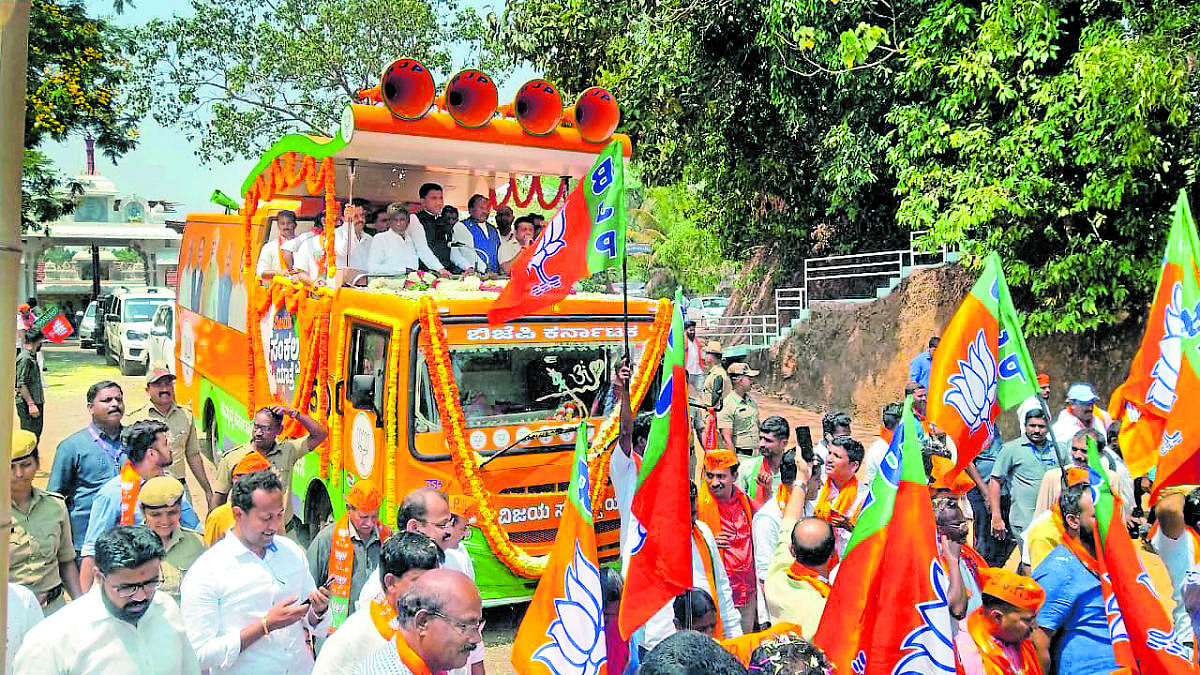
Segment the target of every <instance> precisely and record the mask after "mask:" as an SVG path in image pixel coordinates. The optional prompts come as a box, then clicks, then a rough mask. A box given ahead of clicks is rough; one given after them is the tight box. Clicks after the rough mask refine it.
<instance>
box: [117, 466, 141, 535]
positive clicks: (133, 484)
mask: <svg viewBox="0 0 1200 675" xmlns="http://www.w3.org/2000/svg"><path fill="white" fill-rule="evenodd" d="M141 491H142V474H140V473H138V472H137V470H136V469H134V468H133V464H130V463H129V462H125V465H124V466H122V467H121V525H132V524H133V516H134V514H135V513H137V501H138V493H140V492H141Z"/></svg>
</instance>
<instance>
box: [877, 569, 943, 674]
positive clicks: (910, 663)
mask: <svg viewBox="0 0 1200 675" xmlns="http://www.w3.org/2000/svg"><path fill="white" fill-rule="evenodd" d="M929 582H930V585H932V586H933V592H934V594H935V595H937V599H936V600H930V601H929V602H922V603H920V604H918V605H917V612H919V613H920V614H921V619H922V621H923V624H922V626H921V627H920V628H917V629H916V630H914V631H912V632H911V633H909V634H908V635H907V636H906V637H905V638H904V642H903V643H902V644H901V645H900V647H901V649H904V650H911V651H910V653H909V654H907V655H906V656H905V657H904V659H903V660H901V661H900V663H897V664H896V667H895V668H893V669H892V675H931V674H935V673H954V672H955V665H954V622H953V620H952V619H951V618H950V601H949V600H948V598H947V592H946V589H947V588H948V587H949V585H950V581H949V579H948V578H947V576H946V570H944V569H942V564H941V563H940V562H938V560H937V559H936V558H934V559H933V560H932V561H930V563H929Z"/></svg>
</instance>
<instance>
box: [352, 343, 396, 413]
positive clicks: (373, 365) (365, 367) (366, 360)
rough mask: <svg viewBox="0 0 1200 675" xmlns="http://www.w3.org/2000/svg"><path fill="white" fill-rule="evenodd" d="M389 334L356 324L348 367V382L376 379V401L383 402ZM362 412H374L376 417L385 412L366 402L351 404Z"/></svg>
mask: <svg viewBox="0 0 1200 675" xmlns="http://www.w3.org/2000/svg"><path fill="white" fill-rule="evenodd" d="M387 350H388V333H387V331H385V330H383V329H380V328H376V327H374V326H368V325H365V324H358V323H356V324H354V325H352V326H351V328H350V362H349V364H348V367H347V375H348V378H347V380H348V381H349V382H351V383H352V382H354V378H355V377H356V376H359V375H369V376H371V377H373V378H374V379H375V385H374V387H375V396H374V397H373V399H374V401H382V400H383V394H384V392H383V386H384V382H385V380H384V371H385V370H386V369H387ZM351 405H352V406H353V407H355V408H358V409H360V410H374V412H375V414H376V415H382V414H383V411H382V410H380V409H379V407H378V406H377V405H376V404H375V403H370V404H368V403H367V402H365V401H358V402H353V401H352V402H351Z"/></svg>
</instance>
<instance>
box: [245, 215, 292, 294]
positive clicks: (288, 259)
mask: <svg viewBox="0 0 1200 675" xmlns="http://www.w3.org/2000/svg"><path fill="white" fill-rule="evenodd" d="M274 220H275V227H274V228H270V227H268V231H267V232H268V234H270V230H271V229H274V230H275V231H276V236H275V237H274V238H272V239H271V240H270V241H268V242H266V243H265V244H263V247H262V250H261V251H259V253H258V265H257V266H256V267H255V273H256V275H257V276H258V278H259V279H261V280H262V281H265V282H267V283H270V281H271V278H272V277H274V276H275V275H276V274H282V275H285V276H291V275H292V274H293V273H292V256H293V255H294V254H295V251H296V246H297V245H298V244H299V243H301V242H299V241H296V214H295V213H294V212H292V211H280V212H279V213H278V214H277V215H276V216H275V219H274Z"/></svg>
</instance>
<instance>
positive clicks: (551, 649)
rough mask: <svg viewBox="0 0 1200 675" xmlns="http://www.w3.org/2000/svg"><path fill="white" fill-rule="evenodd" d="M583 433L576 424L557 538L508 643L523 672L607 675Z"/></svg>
mask: <svg viewBox="0 0 1200 675" xmlns="http://www.w3.org/2000/svg"><path fill="white" fill-rule="evenodd" d="M587 436H588V428H587V425H586V424H583V423H580V425H579V431H578V432H576V435H575V459H574V468H573V470H572V472H571V486H570V487H569V488H568V489H567V501H566V504H564V505H563V512H562V520H561V521H560V524H559V530H558V536H556V537H555V539H554V548H553V549H551V550H550V560H549V562H548V563H547V564H546V571H545V572H543V573H542V579H541V581H539V582H538V587H537V591H535V592H534V594H533V600H532V601H531V602H530V603H529V609H528V610H526V612H525V618H524V619H522V620H521V627H520V628H519V629H517V639H516V640H515V641H514V642H513V647H512V659H511V660H512V665H513V668H515V669H516V672H518V673H522V675H525V674H527V673H528V674H539V675H541V674H544V675H607V673H608V665H607V660H608V657H607V647H606V645H605V638H604V604H603V595H602V594H601V591H600V565H599V562H598V560H599V558H598V556H597V554H596V530H595V524H594V523H593V521H592V507H591V502H590V500H589V497H588V495H589V484H588V464H587Z"/></svg>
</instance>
